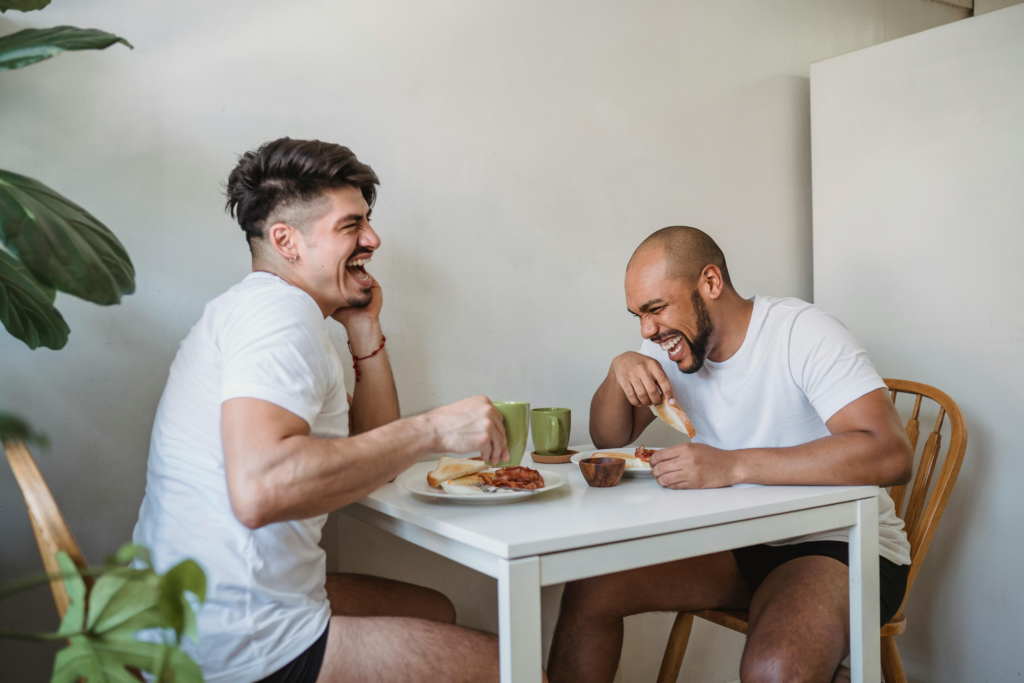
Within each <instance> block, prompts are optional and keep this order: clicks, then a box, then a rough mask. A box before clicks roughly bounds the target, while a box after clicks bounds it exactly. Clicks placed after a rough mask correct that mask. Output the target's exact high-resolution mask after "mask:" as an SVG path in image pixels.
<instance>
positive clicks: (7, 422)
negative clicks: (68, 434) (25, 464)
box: [0, 413, 50, 448]
mask: <svg viewBox="0 0 1024 683" xmlns="http://www.w3.org/2000/svg"><path fill="white" fill-rule="evenodd" d="M2 439H13V440H15V441H25V442H26V443H35V444H37V445H39V446H42V447H43V448H47V447H49V445H50V439H49V438H47V436H46V434H41V433H39V432H37V431H35V430H33V429H32V426H31V425H29V423H28V422H25V421H24V420H22V419H21V418H20V417H18V416H17V415H10V414H8V413H0V440H2Z"/></svg>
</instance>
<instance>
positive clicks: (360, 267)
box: [345, 254, 373, 288]
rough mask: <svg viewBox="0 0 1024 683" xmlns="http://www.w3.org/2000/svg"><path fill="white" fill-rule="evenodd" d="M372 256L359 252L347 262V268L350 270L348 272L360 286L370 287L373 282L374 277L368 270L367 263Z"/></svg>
mask: <svg viewBox="0 0 1024 683" xmlns="http://www.w3.org/2000/svg"><path fill="white" fill-rule="evenodd" d="M371 258H372V256H371V255H370V254H359V255H358V256H356V257H355V258H353V259H352V260H351V261H349V262H348V263H346V264H345V270H346V271H348V274H349V275H350V276H351V277H352V279H353V280H355V282H356V284H357V285H358V286H359V287H362V288H366V287H369V286H370V283H371V282H373V278H371V277H370V274H369V273H367V272H366V264H367V263H369V262H370V259H371Z"/></svg>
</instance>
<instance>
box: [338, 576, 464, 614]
mask: <svg viewBox="0 0 1024 683" xmlns="http://www.w3.org/2000/svg"><path fill="white" fill-rule="evenodd" d="M327 599H328V600H330V602H331V614H332V615H334V616H345V617H415V618H417V619H429V620H431V621H443V622H444V623H446V624H454V623H455V606H454V605H452V601H451V600H449V599H448V598H447V597H446V596H445V595H444V593H440V592H438V591H436V590H434V589H432V588H424V587H423V586H417V585H415V584H411V583H405V582H403V581H393V580H392V579H383V578H381V577H379V576H367V575H365V574H328V575H327Z"/></svg>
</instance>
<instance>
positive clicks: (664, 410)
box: [651, 401, 697, 439]
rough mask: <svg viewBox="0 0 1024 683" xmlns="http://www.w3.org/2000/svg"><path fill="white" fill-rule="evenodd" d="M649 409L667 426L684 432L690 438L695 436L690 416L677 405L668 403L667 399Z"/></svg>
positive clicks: (695, 431)
mask: <svg viewBox="0 0 1024 683" xmlns="http://www.w3.org/2000/svg"><path fill="white" fill-rule="evenodd" d="M651 410H652V411H653V412H654V414H655V415H657V416H658V417H660V418H661V419H662V420H664V421H665V422H666V423H668V426H669V427H671V428H672V429H675V430H676V431H679V432H685V433H686V434H687V436H689V437H690V438H691V439H692V438H693V437H695V436H697V430H696V429H694V428H693V423H692V422H690V418H688V417H687V416H686V413H684V412H683V409H682V408H680V407H679V406H678V405H675V404H669V402H668V401H662V402H661V403H659V404H658V405H656V406H651Z"/></svg>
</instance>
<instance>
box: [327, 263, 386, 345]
mask: <svg viewBox="0 0 1024 683" xmlns="http://www.w3.org/2000/svg"><path fill="white" fill-rule="evenodd" d="M370 279H371V280H373V284H372V285H370V294H371V296H372V297H373V298H372V299H371V300H370V305H369V306H366V307H365V308H355V307H354V306H342V307H341V308H339V309H338V310H336V311H335V312H334V313H332V314H331V317H332V318H334V319H335V320H337V321H338V322H339V323H341V324H342V325H344V326H345V331H346V332H348V339H349V343H350V344H351V345H352V352H353V353H355V354H356V355H357V356H365V355H367V354H369V353H373V351H374V349H376V348H377V346H379V345H380V309H381V307H382V306H383V305H384V293H383V292H382V291H381V288H380V284H379V283H378V282H377V280H376V278H374V277H372V276H371V277H370Z"/></svg>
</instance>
